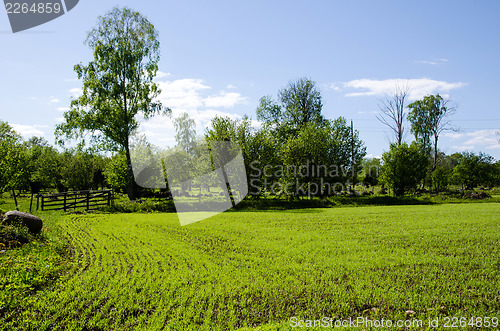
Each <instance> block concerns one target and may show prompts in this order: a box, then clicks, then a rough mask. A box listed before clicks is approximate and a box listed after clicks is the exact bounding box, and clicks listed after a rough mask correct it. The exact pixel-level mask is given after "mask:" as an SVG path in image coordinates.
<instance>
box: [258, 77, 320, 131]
mask: <svg viewBox="0 0 500 331" xmlns="http://www.w3.org/2000/svg"><path fill="white" fill-rule="evenodd" d="M322 108H323V103H322V101H321V92H320V91H319V90H318V88H317V87H316V83H315V82H313V81H312V80H310V79H308V78H299V79H298V80H296V81H292V82H290V83H289V84H288V86H287V87H286V88H284V89H281V90H280V91H279V92H278V101H274V100H273V99H272V98H271V97H270V96H265V97H263V98H261V99H260V102H259V106H258V107H257V119H258V120H260V121H263V122H264V125H265V126H266V127H267V128H272V129H274V130H276V132H277V134H278V136H279V137H280V138H282V140H286V139H287V138H288V137H289V136H293V137H296V136H297V135H298V133H299V131H300V129H301V128H303V127H305V126H306V125H307V124H308V123H321V122H322V121H323V116H322V115H321V110H322Z"/></svg>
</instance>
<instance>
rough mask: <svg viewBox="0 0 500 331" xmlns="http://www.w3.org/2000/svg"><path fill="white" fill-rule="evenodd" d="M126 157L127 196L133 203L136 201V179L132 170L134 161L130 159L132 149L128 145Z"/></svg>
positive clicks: (126, 146)
mask: <svg viewBox="0 0 500 331" xmlns="http://www.w3.org/2000/svg"><path fill="white" fill-rule="evenodd" d="M125 155H126V157H127V179H128V181H127V195H128V198H129V199H130V200H131V201H133V200H135V199H136V196H135V178H134V171H133V169H132V159H131V158H130V148H129V145H128V141H127V144H126V145H125Z"/></svg>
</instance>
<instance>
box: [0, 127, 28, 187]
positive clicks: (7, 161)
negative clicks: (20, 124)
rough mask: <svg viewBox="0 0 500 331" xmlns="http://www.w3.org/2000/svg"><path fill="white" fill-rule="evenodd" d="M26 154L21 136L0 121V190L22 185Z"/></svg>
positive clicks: (24, 176) (24, 175)
mask: <svg viewBox="0 0 500 331" xmlns="http://www.w3.org/2000/svg"><path fill="white" fill-rule="evenodd" d="M26 169H27V154H26V148H25V146H24V145H23V144H22V138H21V136H20V135H19V134H18V133H17V132H15V131H14V129H13V128H12V127H11V126H10V125H9V124H8V123H7V122H3V121H0V192H3V191H5V190H6V189H14V188H16V187H19V186H20V185H22V183H23V181H24V179H25V178H26Z"/></svg>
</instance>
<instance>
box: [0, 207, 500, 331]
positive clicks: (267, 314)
mask: <svg viewBox="0 0 500 331" xmlns="http://www.w3.org/2000/svg"><path fill="white" fill-rule="evenodd" d="M49 215H52V214H47V216H49ZM54 220H55V221H53V222H54V224H52V225H53V226H54V227H56V228H57V229H58V231H60V233H62V234H64V236H65V237H66V238H67V240H68V241H69V243H70V245H71V247H72V257H71V261H72V264H71V267H69V271H68V272H66V273H65V274H63V275H62V276H61V277H60V278H59V279H57V280H56V281H55V282H52V283H50V284H49V285H48V286H47V287H46V288H44V289H41V290H38V291H34V292H33V294H32V295H31V296H29V297H28V298H27V299H25V300H24V301H23V302H22V306H21V307H18V308H16V309H11V310H7V311H6V312H3V314H0V327H3V328H4V329H14V328H19V329H23V330H24V329H40V330H43V329H52V328H53V329H58V328H64V329H68V330H69V329H85V330H132V329H134V330H136V329H137V330H142V329H151V330H159V329H166V330H171V329H173V330H188V329H192V330H198V329H206V330H209V329H210V330H214V329H221V330H222V329H224V330H227V329H237V328H258V329H260V330H263V329H266V330H267V329H269V330H275V329H287V328H288V327H289V326H290V318H292V317H294V316H296V317H298V318H299V319H303V320H306V319H320V318H322V317H331V318H335V319H347V318H349V317H352V318H356V317H359V316H364V317H366V318H370V319H373V320H377V319H378V320H379V319H381V318H384V319H392V320H394V321H395V320H402V319H407V320H414V319H422V320H424V321H427V319H428V318H429V317H440V318H445V317H453V316H455V317H467V318H470V317H496V318H500V271H499V270H500V208H499V205H498V204H497V203H489V204H475V203H470V204H455V205H450V204H449V205H422V206H391V207H374V206H370V207H358V208H332V209H301V210H293V211H268V212H241V211H240V212H226V213H223V214H220V215H218V216H216V217H213V218H211V219H208V220H204V221H202V222H199V223H195V224H192V225H189V226H185V227H180V226H179V225H178V220H177V217H176V216H175V214H159V213H154V214H86V215H66V216H62V217H56V218H54ZM49 224H50V223H49ZM61 230H62V231H61ZM2 258H3V259H5V257H1V256H0V259H2ZM4 294H5V293H4ZM7 295H8V294H7ZM424 326H425V325H424ZM360 329H363V328H360ZM364 329H366V328H364Z"/></svg>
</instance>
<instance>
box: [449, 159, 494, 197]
mask: <svg viewBox="0 0 500 331" xmlns="http://www.w3.org/2000/svg"><path fill="white" fill-rule="evenodd" d="M497 178H498V168H497V165H496V164H495V163H494V159H493V157H492V156H490V155H487V154H484V153H481V152H480V153H479V154H475V153H472V152H464V153H462V154H461V157H460V160H459V164H458V165H457V166H456V167H455V168H454V169H453V180H454V182H455V183H457V184H460V185H462V190H464V189H466V190H472V189H474V188H475V187H477V186H479V185H484V186H491V187H492V186H494V185H496V184H498V182H497V181H496V179H497Z"/></svg>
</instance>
